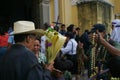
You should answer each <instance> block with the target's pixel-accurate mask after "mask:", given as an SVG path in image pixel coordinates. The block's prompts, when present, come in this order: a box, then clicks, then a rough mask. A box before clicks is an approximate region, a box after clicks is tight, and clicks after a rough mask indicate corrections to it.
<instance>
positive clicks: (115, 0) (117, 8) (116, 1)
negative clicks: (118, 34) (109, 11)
mask: <svg viewBox="0 0 120 80" xmlns="http://www.w3.org/2000/svg"><path fill="white" fill-rule="evenodd" d="M110 2H111V3H112V4H113V6H114V11H113V13H114V15H115V14H120V0H110ZM119 18H120V17H119Z"/></svg>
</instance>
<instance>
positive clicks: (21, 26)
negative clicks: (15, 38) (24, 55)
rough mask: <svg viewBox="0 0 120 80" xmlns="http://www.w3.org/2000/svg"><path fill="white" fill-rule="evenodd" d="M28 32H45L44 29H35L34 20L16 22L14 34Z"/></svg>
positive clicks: (40, 33) (39, 33)
mask: <svg viewBox="0 0 120 80" xmlns="http://www.w3.org/2000/svg"><path fill="white" fill-rule="evenodd" d="M23 33H24V34H26V33H27V34H28V33H33V34H38V35H42V34H44V30H43V29H35V24H34V23H33V22H32V21H17V22H15V23H14V31H13V34H12V35H15V34H23Z"/></svg>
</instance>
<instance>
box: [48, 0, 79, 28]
mask: <svg viewBox="0 0 120 80" xmlns="http://www.w3.org/2000/svg"><path fill="white" fill-rule="evenodd" d="M53 21H54V0H50V23H51V22H53ZM59 21H60V22H61V23H64V24H66V26H68V25H70V24H74V25H75V26H78V10H77V6H75V5H74V6H73V5H71V2H70V0H59Z"/></svg>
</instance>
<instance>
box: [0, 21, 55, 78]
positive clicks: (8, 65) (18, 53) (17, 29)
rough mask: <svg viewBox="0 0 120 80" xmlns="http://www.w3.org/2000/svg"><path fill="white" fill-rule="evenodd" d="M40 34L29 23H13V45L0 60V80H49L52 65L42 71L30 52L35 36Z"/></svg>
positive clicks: (32, 24)
mask: <svg viewBox="0 0 120 80" xmlns="http://www.w3.org/2000/svg"><path fill="white" fill-rule="evenodd" d="M42 33H43V32H42V30H41V29H35V26H34V23H33V22H31V21H17V22H15V23H14V34H13V35H14V39H15V44H13V45H12V46H11V47H10V49H9V50H8V51H7V53H6V54H5V56H4V57H3V59H2V60H1V64H0V80H51V76H50V70H52V69H53V63H51V64H50V65H48V66H47V67H46V68H45V69H43V68H42V66H41V65H40V64H38V60H37V58H36V56H35V55H34V53H33V52H32V51H31V49H32V46H33V45H34V44H33V42H34V40H35V35H36V34H42Z"/></svg>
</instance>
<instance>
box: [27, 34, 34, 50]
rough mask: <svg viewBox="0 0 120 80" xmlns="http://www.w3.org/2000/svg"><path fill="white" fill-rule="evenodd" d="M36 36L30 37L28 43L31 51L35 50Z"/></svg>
mask: <svg viewBox="0 0 120 80" xmlns="http://www.w3.org/2000/svg"><path fill="white" fill-rule="evenodd" d="M35 37H36V36H35V35H29V36H28V38H27V39H28V42H27V44H28V45H27V47H28V48H29V49H30V50H33V49H34V42H35Z"/></svg>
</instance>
